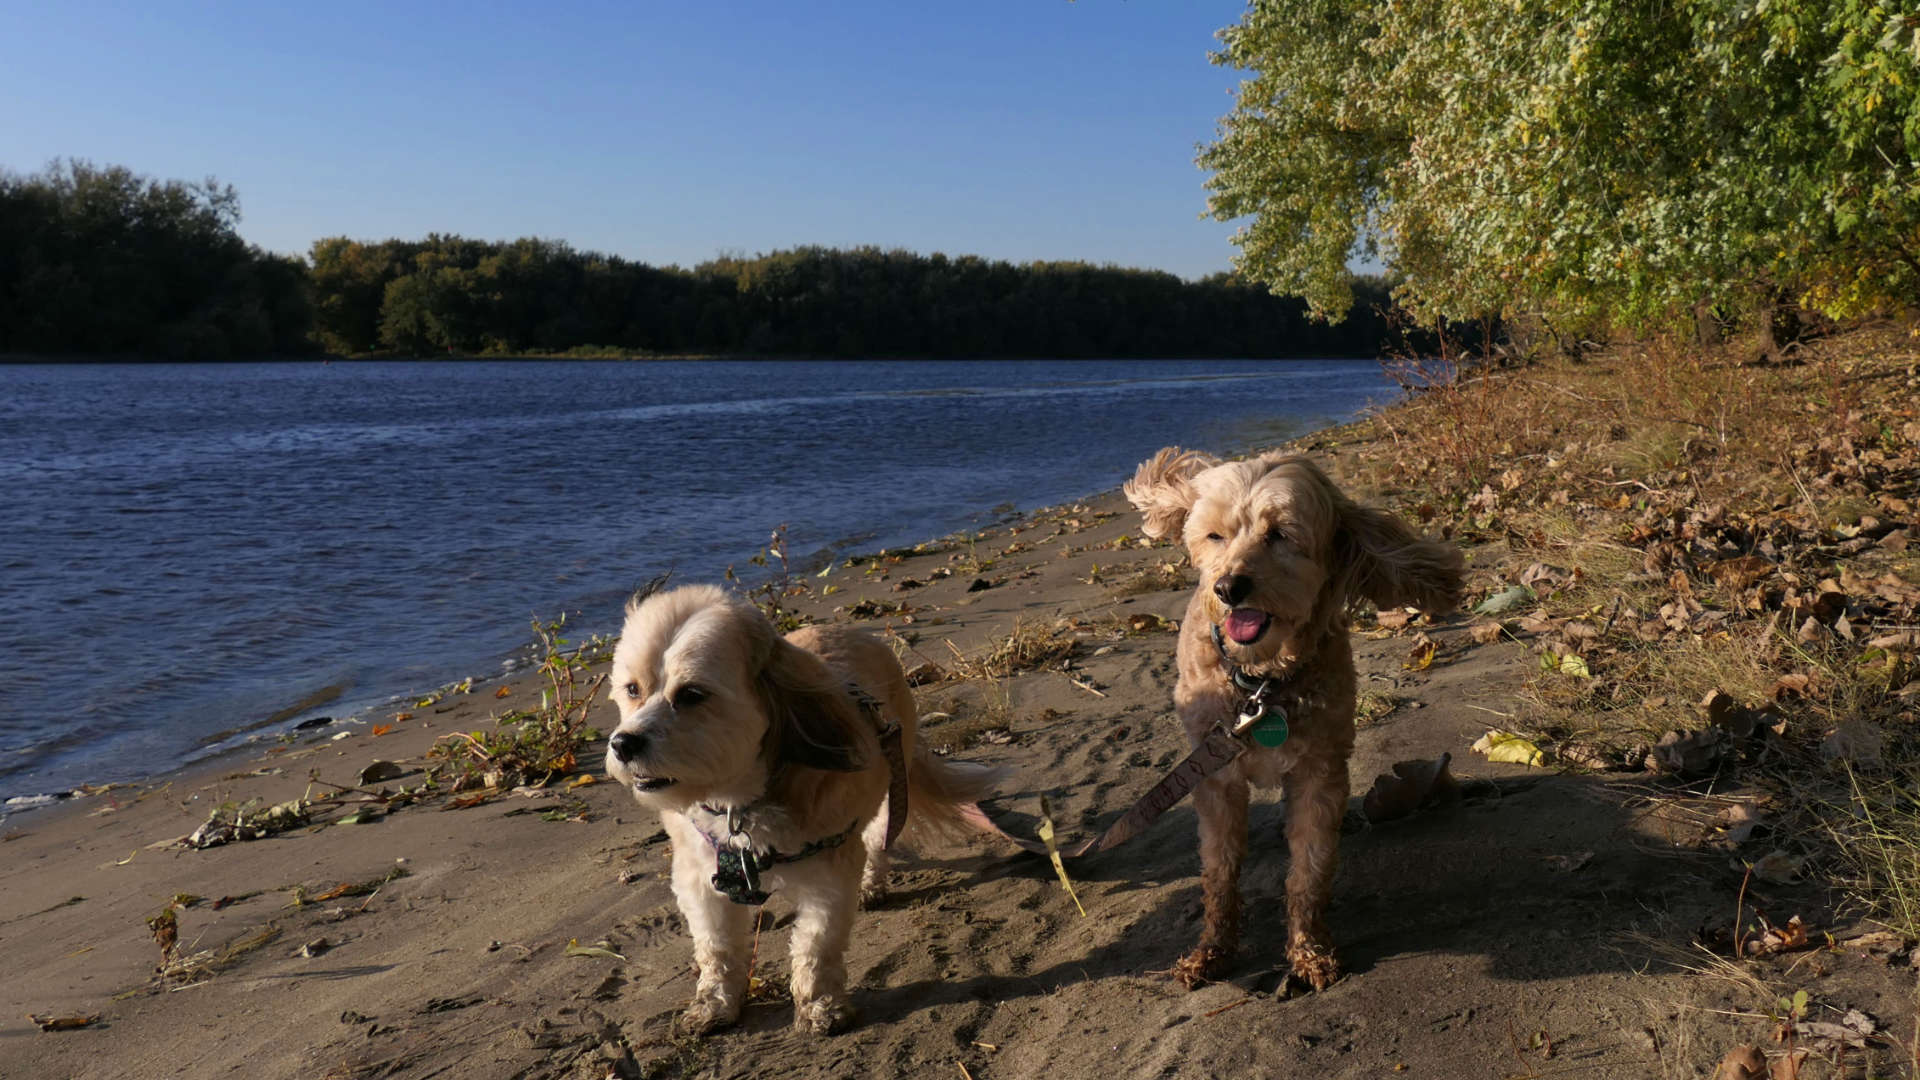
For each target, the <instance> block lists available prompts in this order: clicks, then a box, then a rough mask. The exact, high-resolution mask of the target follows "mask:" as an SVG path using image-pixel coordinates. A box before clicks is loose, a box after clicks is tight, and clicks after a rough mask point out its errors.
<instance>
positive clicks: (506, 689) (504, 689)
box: [493, 686, 513, 698]
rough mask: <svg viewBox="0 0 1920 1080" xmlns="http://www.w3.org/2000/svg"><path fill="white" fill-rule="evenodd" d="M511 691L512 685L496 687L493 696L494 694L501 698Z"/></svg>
mask: <svg viewBox="0 0 1920 1080" xmlns="http://www.w3.org/2000/svg"><path fill="white" fill-rule="evenodd" d="M511 693H513V687H511V686H503V687H501V688H500V689H498V690H495V691H494V692H493V696H494V697H497V698H503V697H506V696H507V695H508V694H511Z"/></svg>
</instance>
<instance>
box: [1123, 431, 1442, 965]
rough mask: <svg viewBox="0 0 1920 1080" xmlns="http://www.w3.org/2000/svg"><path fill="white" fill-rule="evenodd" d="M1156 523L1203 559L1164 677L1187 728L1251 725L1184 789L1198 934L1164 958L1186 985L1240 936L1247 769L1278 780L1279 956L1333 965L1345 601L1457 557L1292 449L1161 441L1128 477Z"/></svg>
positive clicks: (1370, 596) (1432, 573)
mask: <svg viewBox="0 0 1920 1080" xmlns="http://www.w3.org/2000/svg"><path fill="white" fill-rule="evenodd" d="M1125 491H1126V495H1127V498H1128V500H1130V501H1131V502H1132V503H1133V505H1134V506H1135V508H1137V509H1138V510H1140V512H1141V513H1142V514H1143V515H1144V516H1145V518H1146V525H1145V531H1146V533H1147V535H1149V536H1153V537H1165V536H1173V535H1178V536H1179V537H1180V538H1181V541H1182V542H1183V543H1184V544H1185V546H1186V549H1187V554H1188V556H1189V557H1190V558H1191V559H1192V561H1193V565H1194V566H1195V567H1196V568H1197V569H1198V570H1199V572H1200V583H1199V587H1198V588H1196V589H1195V590H1194V593H1193V599H1192V601H1191V602H1189V603H1188V605H1187V617H1186V621H1185V622H1184V623H1183V624H1182V625H1181V628H1180V645H1179V667H1180V678H1179V682H1178V683H1177V684H1176V685H1175V687H1174V691H1173V700H1174V706H1175V710H1176V712H1178V714H1179V716H1180V722H1181V724H1182V725H1183V726H1184V727H1185V728H1186V731H1187V737H1188V738H1189V739H1190V740H1192V741H1193V743H1194V744H1196V745H1198V744H1199V743H1200V741H1201V740H1203V739H1204V738H1206V736H1207V734H1208V733H1209V732H1210V731H1212V730H1214V729H1215V728H1216V727H1227V728H1232V727H1233V726H1234V725H1235V722H1236V720H1237V719H1240V718H1242V717H1247V716H1250V715H1252V716H1261V715H1264V716H1265V717H1266V719H1262V720H1260V721H1259V722H1258V724H1257V725H1253V724H1250V725H1248V731H1249V735H1250V737H1248V749H1247V751H1246V752H1245V753H1243V754H1241V755H1240V756H1239V757H1238V758H1236V759H1235V760H1234V761H1232V762H1231V763H1230V764H1228V765H1227V766H1226V767H1224V768H1222V769H1220V771H1218V772H1216V773H1214V774H1213V775H1211V776H1209V777H1207V779H1206V780H1205V781H1203V782H1202V783H1201V784H1200V786H1199V787H1198V788H1197V789H1196V790H1195V791H1194V796H1193V798H1194V808H1195V810H1196V812H1197V813H1198V815H1199V821H1200V865H1201V892H1202V894H1203V897H1204V900H1205V911H1206V922H1205V927H1204V930H1203V931H1202V933H1201V937H1200V943H1199V944H1198V945H1196V946H1195V947H1194V948H1193V950H1192V951H1191V952H1189V953H1187V955H1186V956H1185V957H1183V958H1182V959H1181V960H1180V961H1179V962H1178V963H1177V964H1176V965H1175V967H1174V975H1175V977H1176V978H1178V979H1180V980H1181V981H1182V982H1183V983H1185V984H1186V985H1187V986H1189V987H1193V986H1198V985H1200V984H1202V983H1204V982H1207V981H1208V980H1210V979H1214V978H1217V977H1219V976H1220V975H1221V974H1222V973H1223V972H1224V971H1225V970H1226V968H1227V966H1228V964H1229V962H1230V961H1231V959H1232V956H1233V953H1234V950H1235V949H1236V948H1237V947H1238V945H1239V940H1240V920H1241V902H1240V884H1239V882H1240V863H1241V861H1242V859H1244V858H1245V856H1246V852H1247V797H1248V785H1249V784H1259V785H1260V786H1262V787H1272V786H1275V785H1282V784H1284V786H1285V788H1286V833H1287V850H1288V852H1289V857H1290V859H1291V865H1290V866H1289V867H1288V870H1287V960H1288V963H1289V965H1290V966H1291V968H1292V970H1293V973H1294V975H1296V976H1297V977H1299V978H1300V979H1303V980H1305V981H1306V982H1307V983H1308V984H1310V985H1312V986H1313V987H1314V989H1316V990H1317V989H1321V988H1324V987H1326V986H1327V985H1328V984H1329V983H1331V982H1333V981H1334V979H1336V978H1338V976H1339V965H1338V964H1337V963H1336V961H1335V960H1334V956H1333V943H1332V939H1331V937H1330V936H1329V934H1328V932H1327V926H1326V922H1325V920H1324V915H1325V912H1326V907H1327V901H1328V899H1329V897H1330V896H1331V894H1332V885H1333V868H1334V861H1335V855H1336V853H1337V850H1338V847H1339V842H1340V820H1341V818H1342V816H1343V815H1344V814H1345V811H1346V805H1347V758H1348V757H1349V756H1350V755H1351V754H1352V753H1353V710H1354V669H1353V650H1352V647H1351V646H1350V645H1349V644H1348V640H1347V610H1348V605H1349V604H1351V603H1353V602H1355V601H1357V600H1359V599H1362V598H1365V599H1367V600H1371V601H1373V602H1374V603H1375V604H1377V605H1379V606H1381V607H1390V606H1398V605H1402V604H1411V605H1414V606H1417V607H1420V608H1422V609H1424V610H1426V611H1429V612H1432V613H1435V614H1439V613H1442V612H1445V611H1448V610H1451V609H1452V608H1453V607H1455V606H1456V605H1457V604H1458V603H1459V601H1460V589H1461V572H1462V564H1463V560H1462V558H1461V555H1460V552H1459V550H1458V549H1457V548H1455V547H1454V546H1453V545H1451V544H1446V543H1442V542H1440V541H1436V540H1427V539H1422V538H1420V537H1419V536H1417V535H1416V534H1415V533H1414V532H1413V531H1412V530H1411V529H1409V528H1408V527H1407V526H1406V525H1405V524H1403V523H1402V522H1401V521H1400V520H1399V519H1398V518H1396V517H1394V516H1393V515H1391V514H1387V513H1384V512H1382V511H1379V510H1372V509H1368V508H1366V507H1363V506H1360V505H1358V504H1356V503H1354V502H1353V501H1352V500H1350V499H1348V498H1347V497H1346V496H1345V495H1343V494H1342V493H1341V492H1340V491H1339V489H1338V488H1336V487H1334V485H1333V483H1332V481H1330V480H1328V479H1327V477H1326V474H1325V473H1323V472H1321V471H1320V469H1319V468H1318V467H1316V466H1315V465H1314V464H1313V463H1312V462H1310V461H1308V460H1307V459H1305V458H1302V457H1296V456H1291V455H1286V454H1264V455H1262V456H1260V457H1257V458H1252V459H1249V460H1246V461H1230V462H1222V461H1220V460H1218V459H1217V458H1213V457H1210V456H1208V455H1206V454H1202V453H1197V452H1194V451H1182V450H1181V449H1180V448H1179V447H1171V446H1170V447H1167V448H1166V449H1164V450H1162V451H1160V452H1159V453H1158V454H1155V455H1154V456H1153V458H1152V459H1151V460H1149V461H1147V462H1145V463H1143V464H1142V465H1141V466H1140V468H1139V469H1138V470H1137V471H1136V472H1135V473H1134V476H1133V479H1132V480H1131V481H1130V482H1128V483H1127V484H1126V486H1125Z"/></svg>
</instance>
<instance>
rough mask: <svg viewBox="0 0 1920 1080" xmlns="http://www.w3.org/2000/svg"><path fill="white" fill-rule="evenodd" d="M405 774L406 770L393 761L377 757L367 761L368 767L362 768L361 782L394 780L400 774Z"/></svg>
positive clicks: (375, 782)
mask: <svg viewBox="0 0 1920 1080" xmlns="http://www.w3.org/2000/svg"><path fill="white" fill-rule="evenodd" d="M405 774H406V770H405V769H403V768H401V767H400V766H398V765H395V764H394V763H393V762H391V761H383V760H381V759H379V758H375V759H374V760H372V761H370V762H368V763H367V767H366V768H364V769H361V770H360V783H361V784H363V785H365V784H378V783H381V782H382V781H386V780H392V779H394V778H395V777H398V776H404V775H405Z"/></svg>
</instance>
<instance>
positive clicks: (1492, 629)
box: [1467, 619, 1507, 645]
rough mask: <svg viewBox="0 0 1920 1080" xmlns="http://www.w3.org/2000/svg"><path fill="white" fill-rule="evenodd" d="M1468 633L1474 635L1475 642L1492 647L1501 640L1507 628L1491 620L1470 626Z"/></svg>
mask: <svg viewBox="0 0 1920 1080" xmlns="http://www.w3.org/2000/svg"><path fill="white" fill-rule="evenodd" d="M1467 632H1468V633H1469V634H1472V635H1473V640H1475V641H1477V642H1479V643H1480V644H1482V645H1491V644H1493V643H1494V642H1496V641H1499V640H1500V637H1501V635H1503V634H1505V633H1506V632H1507V628H1506V627H1505V626H1502V625H1501V624H1499V623H1497V622H1494V621H1492V620H1490V619H1489V620H1484V621H1481V622H1476V623H1474V624H1472V625H1471V626H1468V627H1467Z"/></svg>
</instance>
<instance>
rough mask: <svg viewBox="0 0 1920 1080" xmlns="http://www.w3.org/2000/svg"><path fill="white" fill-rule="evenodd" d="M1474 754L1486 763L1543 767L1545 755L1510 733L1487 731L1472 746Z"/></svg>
mask: <svg viewBox="0 0 1920 1080" xmlns="http://www.w3.org/2000/svg"><path fill="white" fill-rule="evenodd" d="M1473 749H1474V751H1475V752H1476V753H1479V754H1482V755H1484V756H1485V757H1486V759H1487V760H1488V761H1498V762H1504V763H1506V764H1510V765H1534V766H1538V765H1543V764H1545V763H1546V755H1545V754H1543V753H1541V752H1540V748H1539V747H1538V746H1535V745H1534V744H1533V743H1531V742H1529V741H1528V740H1527V739H1526V738H1525V737H1524V736H1521V735H1516V734H1514V733H1513V732H1511V731H1499V730H1494V731H1489V732H1487V733H1486V734H1485V735H1482V736H1480V738H1479V740H1478V741H1477V742H1475V743H1474V744H1473Z"/></svg>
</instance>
